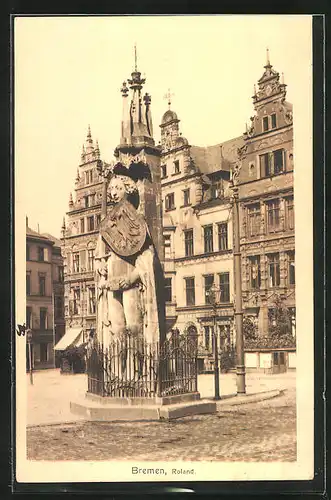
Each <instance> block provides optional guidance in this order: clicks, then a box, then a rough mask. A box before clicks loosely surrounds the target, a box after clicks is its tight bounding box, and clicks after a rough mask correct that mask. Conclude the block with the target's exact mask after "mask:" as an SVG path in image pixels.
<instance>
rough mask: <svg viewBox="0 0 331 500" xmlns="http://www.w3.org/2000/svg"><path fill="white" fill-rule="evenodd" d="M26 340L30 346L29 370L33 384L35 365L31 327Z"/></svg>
mask: <svg viewBox="0 0 331 500" xmlns="http://www.w3.org/2000/svg"><path fill="white" fill-rule="evenodd" d="M26 340H27V343H28V348H29V369H30V370H29V371H30V384H31V385H33V366H32V345H31V343H32V330H31V329H30V328H28V329H27V331H26Z"/></svg>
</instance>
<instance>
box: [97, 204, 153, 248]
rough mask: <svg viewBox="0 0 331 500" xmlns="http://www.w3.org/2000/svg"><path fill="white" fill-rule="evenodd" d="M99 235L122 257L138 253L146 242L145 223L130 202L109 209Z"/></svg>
mask: <svg viewBox="0 0 331 500" xmlns="http://www.w3.org/2000/svg"><path fill="white" fill-rule="evenodd" d="M100 233H101V236H102V237H103V238H104V240H105V241H106V243H108V245H109V246H110V248H111V249H112V250H113V251H114V252H115V253H117V254H118V255H120V256H122V257H129V256H131V255H134V254H136V253H138V252H139V250H140V249H141V248H142V246H143V244H144V243H145V240H146V223H145V220H144V219H143V217H142V216H141V215H140V214H138V212H137V210H136V209H135V208H134V207H133V206H132V205H131V203H130V202H128V201H127V200H124V201H123V202H121V203H118V204H117V205H114V207H112V208H111V210H110V211H109V213H108V214H107V217H106V218H105V219H104V220H103V221H102V222H101V224H100Z"/></svg>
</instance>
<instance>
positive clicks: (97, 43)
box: [14, 15, 311, 237]
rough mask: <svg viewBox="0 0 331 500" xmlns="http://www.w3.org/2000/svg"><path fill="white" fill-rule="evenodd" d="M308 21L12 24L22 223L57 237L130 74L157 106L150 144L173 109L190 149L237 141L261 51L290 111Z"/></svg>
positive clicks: (249, 109) (301, 75) (109, 135)
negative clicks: (82, 167)
mask: <svg viewBox="0 0 331 500" xmlns="http://www.w3.org/2000/svg"><path fill="white" fill-rule="evenodd" d="M310 29H311V17H310V16H294V15H293V16H285V15H282V16H264V15H260V16H252V15H245V16H234V15H232V16H131V17H108V16H106V17H92V16H88V17H71V16H68V17H19V18H16V19H15V25H14V70H15V80H14V84H15V93H14V96H15V165H14V169H15V170H14V173H15V202H16V204H17V206H18V208H19V210H18V213H20V214H23V213H24V214H25V215H26V216H28V219H29V226H30V227H31V228H32V229H35V230H36V229H37V227H38V224H39V228H40V232H47V233H51V234H53V235H54V236H56V237H59V236H60V231H61V225H62V220H63V216H64V215H65V213H66V212H67V211H68V201H69V193H70V192H71V191H72V192H73V191H74V181H75V177H76V172H77V167H78V165H79V162H80V153H81V149H82V144H83V143H84V141H85V138H86V133H87V127H88V124H90V126H91V132H92V137H93V139H98V141H99V146H100V151H101V157H102V159H103V160H105V161H109V160H110V159H111V158H112V156H113V150H114V148H115V147H116V146H117V144H118V143H119V139H120V122H121V114H122V97H121V94H120V88H121V84H122V82H123V81H124V80H126V79H127V78H129V77H130V73H131V71H132V70H133V68H134V44H135V43H136V44H137V53H138V69H139V70H140V71H141V72H142V74H143V75H145V77H146V84H145V87H144V92H148V93H150V94H151V97H152V118H153V125H154V138H155V140H156V143H157V142H158V140H159V138H160V129H159V126H158V125H159V124H160V123H161V118H162V115H163V113H164V112H165V111H166V110H167V108H168V106H167V100H166V99H165V98H164V96H165V94H166V93H167V91H168V88H170V89H171V93H173V94H174V95H173V97H172V104H171V108H172V109H173V110H174V111H176V112H177V114H178V117H179V118H180V120H181V122H180V128H181V132H182V134H183V136H184V137H186V138H187V139H188V141H189V143H190V144H194V145H199V146H205V145H212V144H217V143H220V142H223V141H226V140H228V139H231V138H234V137H237V136H239V135H241V134H242V133H243V132H244V130H245V122H247V123H249V118H250V116H252V114H253V105H252V99H251V96H252V95H253V86H254V83H257V80H258V79H259V78H260V77H261V76H262V73H263V71H264V68H263V66H264V65H265V64H266V48H267V47H268V48H269V53H270V61H271V64H272V65H273V67H274V68H275V69H276V70H277V71H279V72H280V73H282V72H283V73H284V79H285V83H286V84H287V85H288V87H287V91H288V94H287V100H288V101H290V102H292V103H293V105H294V123H295V113H296V111H295V109H296V108H295V103H296V97H297V93H298V91H299V89H300V86H302V82H304V81H305V79H307V75H308V77H309V75H310V72H311V37H310Z"/></svg>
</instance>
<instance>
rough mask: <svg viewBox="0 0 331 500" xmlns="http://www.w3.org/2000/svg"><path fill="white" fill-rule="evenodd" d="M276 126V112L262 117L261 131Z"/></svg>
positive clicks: (266, 130)
mask: <svg viewBox="0 0 331 500" xmlns="http://www.w3.org/2000/svg"><path fill="white" fill-rule="evenodd" d="M275 128H277V117H276V113H272V114H271V115H270V116H264V117H263V132H268V130H272V129H275Z"/></svg>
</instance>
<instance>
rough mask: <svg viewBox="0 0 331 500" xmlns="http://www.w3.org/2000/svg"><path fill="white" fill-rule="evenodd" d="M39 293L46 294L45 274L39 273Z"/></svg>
mask: <svg viewBox="0 0 331 500" xmlns="http://www.w3.org/2000/svg"><path fill="white" fill-rule="evenodd" d="M39 295H46V276H45V275H44V274H39Z"/></svg>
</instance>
